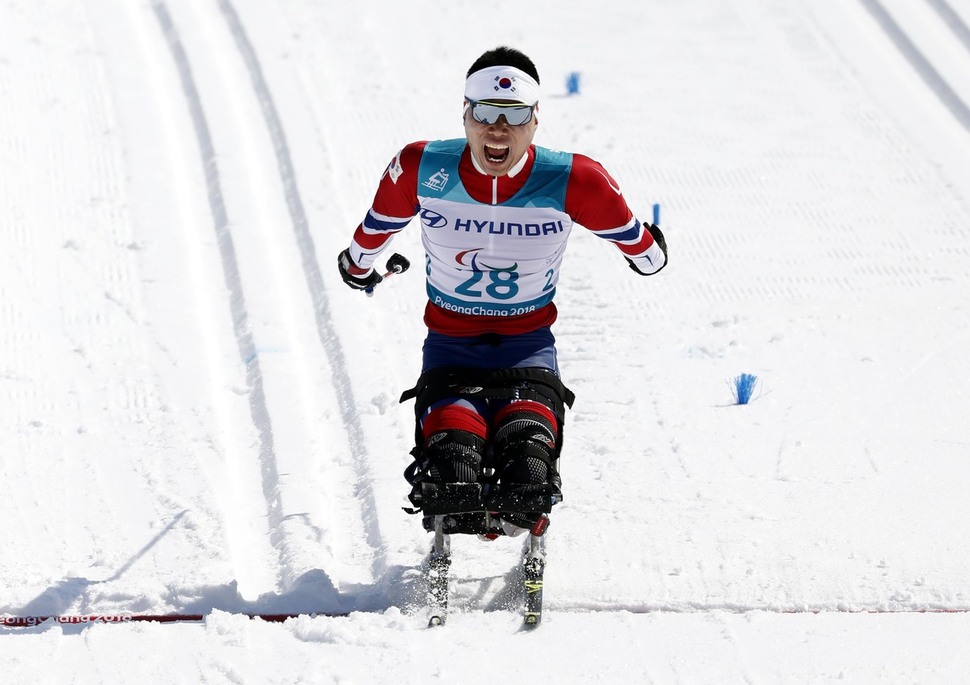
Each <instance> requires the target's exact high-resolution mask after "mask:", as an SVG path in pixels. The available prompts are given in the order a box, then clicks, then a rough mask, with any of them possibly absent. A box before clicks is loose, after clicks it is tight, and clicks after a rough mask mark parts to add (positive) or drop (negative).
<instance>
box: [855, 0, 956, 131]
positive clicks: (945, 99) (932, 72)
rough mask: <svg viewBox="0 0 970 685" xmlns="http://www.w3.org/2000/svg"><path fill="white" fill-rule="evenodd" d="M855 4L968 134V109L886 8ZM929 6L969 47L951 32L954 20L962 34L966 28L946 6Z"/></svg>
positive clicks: (875, 1)
mask: <svg viewBox="0 0 970 685" xmlns="http://www.w3.org/2000/svg"><path fill="white" fill-rule="evenodd" d="M859 1H860V2H861V3H862V4H863V6H864V7H865V8H866V9H867V10H868V11H869V14H871V15H872V17H873V18H874V19H875V20H876V23H877V24H879V27H880V28H881V29H882V30H883V31H884V32H885V33H886V35H887V36H889V39H890V40H892V42H893V44H894V45H895V46H896V48H897V49H898V50H899V51H900V52H901V53H902V54H903V57H905V58H906V61H908V62H909V64H910V66H912V67H913V69H915V70H916V73H917V74H919V77H920V78H921V79H923V82H924V83H926V85H927V86H929V88H930V90H932V91H933V93H934V94H935V95H936V97H937V98H939V100H940V102H942V103H943V104H944V105H945V106H946V108H947V109H948V110H950V113H951V114H952V115H953V116H954V117H955V118H956V120H957V121H958V122H960V124H961V125H962V126H963V128H964V129H966V130H967V132H968V133H970V107H967V104H966V103H965V102H964V101H963V100H962V99H961V98H960V96H959V95H958V94H957V92H956V91H955V90H954V89H953V88H952V87H951V86H950V84H949V83H947V81H946V79H944V78H943V76H942V75H941V74H940V72H939V71H937V69H936V67H934V66H933V65H932V64H931V63H930V61H929V60H928V59H927V58H926V57H925V56H924V55H923V53H922V52H921V51H920V49H919V48H918V47H917V46H916V44H915V43H914V42H913V40H912V39H911V38H910V37H909V36H908V35H907V34H906V31H905V29H903V27H901V26H900V25H899V24H898V23H897V22H896V20H895V19H893V17H892V15H890V14H889V12H888V11H886V8H885V7H883V5H882V4H881V3H880V2H879V0H859ZM930 4H931V5H932V6H933V8H934V9H935V10H936V11H937V12H938V13H939V14H940V15H941V16H942V17H943V19H944V21H946V22H947V25H948V26H950V28H951V29H953V30H954V32H955V33H956V34H957V37H958V38H960V40H961V41H962V42H963V43H964V45H966V46H967V47H970V45H968V44H967V42H966V41H967V39H966V37H965V36H963V35H961V34H960V33H959V31H958V30H957V29H955V28H954V23H953V22H952V21H951V19H956V23H957V25H959V26H962V27H963V29H964V30H965V29H966V25H964V24H963V23H962V22H960V21H959V17H957V16H956V14H955V13H954V12H953V10H952V9H951V8H950V7H949V5H947V4H946V2H944V1H943V0H937V1H936V2H933V1H932V0H931V1H930Z"/></svg>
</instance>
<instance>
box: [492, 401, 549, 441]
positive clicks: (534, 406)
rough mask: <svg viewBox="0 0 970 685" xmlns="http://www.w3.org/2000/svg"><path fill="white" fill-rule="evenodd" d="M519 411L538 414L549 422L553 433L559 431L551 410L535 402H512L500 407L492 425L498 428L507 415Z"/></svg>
mask: <svg viewBox="0 0 970 685" xmlns="http://www.w3.org/2000/svg"><path fill="white" fill-rule="evenodd" d="M519 411H525V412H530V413H532V414H538V415H539V416H541V417H542V418H544V419H545V420H546V421H548V422H549V425H551V426H552V429H553V433H556V432H558V431H559V422H558V421H556V415H555V414H554V413H553V412H552V409H550V408H549V407H547V406H546V405H544V404H542V403H541V402H536V401H535V400H515V401H514V402H510V403H509V404H507V405H505V406H504V407H502V408H501V409H500V410H499V411H498V413H497V414H496V415H495V421H494V424H495V425H496V426H500V425H501V424H502V422H503V421H504V420H505V418H506V417H507V416H508V415H509V414H511V413H513V412H519Z"/></svg>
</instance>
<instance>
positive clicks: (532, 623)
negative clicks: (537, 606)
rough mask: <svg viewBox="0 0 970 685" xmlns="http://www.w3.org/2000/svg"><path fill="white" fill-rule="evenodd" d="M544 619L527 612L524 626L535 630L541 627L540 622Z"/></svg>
mask: <svg viewBox="0 0 970 685" xmlns="http://www.w3.org/2000/svg"><path fill="white" fill-rule="evenodd" d="M541 619H542V615H541V614H539V613H536V612H534V611H529V612H526V614H525V616H524V617H523V621H522V624H523V626H524V627H526V628H535V627H536V626H538V625H539V621H540V620H541Z"/></svg>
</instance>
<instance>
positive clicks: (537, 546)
mask: <svg viewBox="0 0 970 685" xmlns="http://www.w3.org/2000/svg"><path fill="white" fill-rule="evenodd" d="M548 526H549V517H548V516H545V515H543V516H542V517H541V518H540V519H539V520H538V521H537V522H536V523H535V525H534V526H532V530H531V531H529V544H528V546H527V547H526V550H525V556H524V558H523V560H522V581H523V586H524V589H525V610H524V612H523V616H522V620H523V624H524V626H525V627H526V628H535V627H536V626H538V625H539V623H540V622H541V621H542V585H543V574H544V573H545V569H546V553H545V550H544V549H543V544H542V540H543V538H542V534H543V533H545V532H546V528H547V527H548Z"/></svg>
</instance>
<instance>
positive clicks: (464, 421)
mask: <svg viewBox="0 0 970 685" xmlns="http://www.w3.org/2000/svg"><path fill="white" fill-rule="evenodd" d="M444 430H462V431H467V432H469V433H471V434H472V435H477V436H478V437H480V438H481V439H482V440H484V439H485V437H486V435H487V433H488V425H487V424H486V423H485V419H484V418H483V417H482V415H481V414H479V413H478V412H477V411H475V410H474V409H471V408H470V407H463V406H461V405H458V404H446V405H443V406H441V407H436V408H434V409H432V410H431V411H430V412H429V413H428V415H427V416H425V417H424V421H422V422H421V434H422V436H424V439H425V440H427V439H428V436H429V435H433V434H434V433H438V432H440V431H444Z"/></svg>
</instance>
